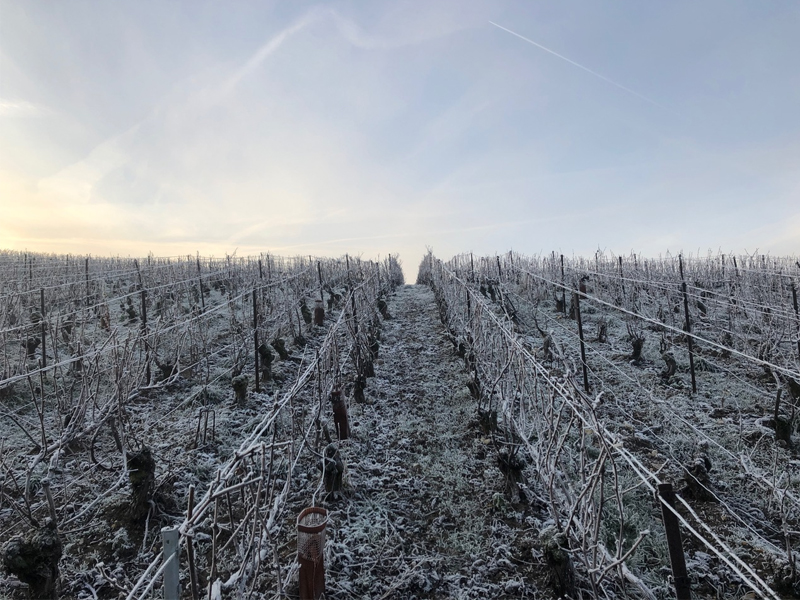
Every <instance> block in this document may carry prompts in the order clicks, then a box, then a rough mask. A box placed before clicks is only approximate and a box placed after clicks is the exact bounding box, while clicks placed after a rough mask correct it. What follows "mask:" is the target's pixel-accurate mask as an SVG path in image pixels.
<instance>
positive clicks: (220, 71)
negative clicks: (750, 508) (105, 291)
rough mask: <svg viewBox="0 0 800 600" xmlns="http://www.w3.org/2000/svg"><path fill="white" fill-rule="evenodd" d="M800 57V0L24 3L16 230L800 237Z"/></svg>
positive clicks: (589, 239)
mask: <svg viewBox="0 0 800 600" xmlns="http://www.w3.org/2000/svg"><path fill="white" fill-rule="evenodd" d="M490 21H492V22H494V23H497V24H498V25H501V26H502V27H505V28H507V29H509V30H511V31H513V32H515V33H517V34H519V35H520V36H523V37H526V38H528V39H529V40H531V41H533V42H535V43H536V44H539V45H540V46H543V47H545V48H547V49H549V50H551V51H552V52H555V53H556V54H559V55H561V56H563V57H565V58H567V59H569V60H570V61H572V62H573V63H577V64H578V65H581V67H583V68H579V67H578V66H576V65H575V64H572V63H570V62H568V61H566V60H563V59H562V58H559V57H557V56H555V55H554V54H552V53H548V52H547V51H545V50H543V49H542V48H540V47H538V46H536V45H533V44H531V43H528V42H526V41H524V40H523V39H520V38H519V37H517V36H514V35H512V34H511V33H509V32H507V31H504V30H502V29H500V28H498V27H495V26H493V25H491V24H490ZM799 60H800V4H798V3H797V2H795V1H793V0H792V1H770V2H765V1H763V0H752V1H750V2H737V1H731V0H724V1H723V0H719V1H711V0H709V1H702V2H697V1H671V2H645V1H642V0H635V1H633V0H631V1H613V2H612V1H609V2H597V1H588V0H586V1H578V0H571V1H570V0H567V1H564V0H559V1H541V2H535V1H529V2H470V1H453V2H447V1H443V2H402V1H399V2H332V3H310V2H280V3H279V2H200V1H195V0H187V1H185V2H169V1H166V0H158V1H152V2H145V1H137V2H99V1H93V2H88V1H87V2H80V1H71V0H66V1H63V2H45V1H41V2H33V1H32V2H13V1H5V0H0V215H2V216H0V247H12V248H28V249H38V250H47V251H63V252H92V253H95V254H101V253H102V254H106V253H114V254H116V253H120V254H129V253H130V254H144V253H147V252H148V251H151V250H152V251H153V252H154V253H156V254H159V255H166V254H187V253H194V252H195V251H196V250H199V251H200V252H203V253H214V254H217V255H220V254H224V253H231V252H233V251H234V250H237V249H238V250H237V252H238V253H239V254H250V253H257V252H259V251H271V252H276V253H281V254H296V253H297V254H309V253H313V254H320V255H337V256H338V255H340V254H343V253H345V252H349V253H351V254H358V253H363V255H364V256H365V257H374V256H376V255H378V254H380V255H382V256H385V255H386V254H387V253H390V252H392V253H396V252H400V254H401V257H402V258H403V259H404V261H405V264H406V270H407V274H409V275H411V276H413V274H414V272H415V269H416V265H417V263H418V261H419V259H420V257H421V255H422V254H423V252H424V250H425V246H426V245H429V246H432V247H433V249H434V251H435V252H436V253H437V255H440V256H443V257H447V256H450V255H452V254H454V253H458V252H461V251H470V250H472V251H475V252H477V253H483V254H492V253H495V252H503V251H506V250H508V249H509V248H513V249H515V250H518V251H520V252H526V253H535V252H539V251H544V252H549V251H550V250H557V251H560V252H563V253H565V254H572V253H573V252H574V253H577V254H591V253H593V252H594V250H596V249H597V248H598V247H599V248H602V249H606V250H611V251H614V252H617V253H628V252H630V251H635V252H637V253H644V254H649V255H657V254H659V253H662V252H665V251H667V250H670V251H673V252H676V251H680V250H684V251H686V252H697V251H698V250H700V251H701V252H702V253H705V252H706V251H707V250H709V249H711V250H713V251H717V250H721V251H723V252H731V251H733V252H742V251H745V250H749V251H751V252H752V251H754V250H755V249H756V248H760V251H762V252H771V253H773V254H796V253H800V110H798V107H800V68H798V61H799ZM593 73H595V74H598V75H600V76H602V77H603V78H605V79H603V78H601V77H598V76H595V75H594V74H593ZM608 80H610V81H611V82H613V83H610V82H609V81H608ZM623 88H627V90H626V89H623Z"/></svg>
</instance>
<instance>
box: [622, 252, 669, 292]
mask: <svg viewBox="0 0 800 600" xmlns="http://www.w3.org/2000/svg"><path fill="white" fill-rule="evenodd" d="M618 258H619V282H620V284H621V285H622V295H623V296H625V279H624V275H623V272H622V257H621V256H620V257H618ZM681 272H683V271H681Z"/></svg>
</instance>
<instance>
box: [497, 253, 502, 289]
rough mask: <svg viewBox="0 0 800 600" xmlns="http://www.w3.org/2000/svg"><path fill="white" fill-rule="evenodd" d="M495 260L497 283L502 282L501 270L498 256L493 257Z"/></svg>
mask: <svg viewBox="0 0 800 600" xmlns="http://www.w3.org/2000/svg"><path fill="white" fill-rule="evenodd" d="M495 258H496V259H497V281H498V282H499V283H502V282H503V269H501V268H500V256H495Z"/></svg>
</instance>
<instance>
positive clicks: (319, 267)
mask: <svg viewBox="0 0 800 600" xmlns="http://www.w3.org/2000/svg"><path fill="white" fill-rule="evenodd" d="M380 274H381V271H380V267H378V277H380ZM317 277H319V299H320V301H321V302H322V304H323V305H324V304H325V290H323V289H322V265H320V264H319V261H317Z"/></svg>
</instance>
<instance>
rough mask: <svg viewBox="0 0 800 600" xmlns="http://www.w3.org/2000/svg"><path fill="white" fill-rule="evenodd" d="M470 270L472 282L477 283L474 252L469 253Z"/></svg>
mask: <svg viewBox="0 0 800 600" xmlns="http://www.w3.org/2000/svg"><path fill="white" fill-rule="evenodd" d="M469 272H470V283H475V259H474V258H473V257H472V252H470V253H469Z"/></svg>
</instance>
